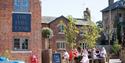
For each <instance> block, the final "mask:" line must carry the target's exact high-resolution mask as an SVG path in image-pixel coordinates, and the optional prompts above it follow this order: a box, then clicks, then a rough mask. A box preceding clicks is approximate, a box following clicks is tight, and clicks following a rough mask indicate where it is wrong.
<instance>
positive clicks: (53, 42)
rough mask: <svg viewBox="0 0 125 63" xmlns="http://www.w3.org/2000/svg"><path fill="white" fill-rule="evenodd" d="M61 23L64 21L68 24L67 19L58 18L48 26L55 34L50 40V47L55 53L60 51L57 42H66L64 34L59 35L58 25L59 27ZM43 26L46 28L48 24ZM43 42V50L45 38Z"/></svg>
mask: <svg viewBox="0 0 125 63" xmlns="http://www.w3.org/2000/svg"><path fill="white" fill-rule="evenodd" d="M60 21H63V23H65V24H66V23H67V22H68V21H67V19H65V18H64V17H62V16H61V17H57V19H56V20H54V21H52V22H51V23H49V24H48V27H50V28H51V29H52V30H53V34H54V36H53V37H52V38H51V39H50V47H51V48H52V50H53V51H55V50H58V49H57V44H56V41H57V40H62V41H64V40H65V36H64V34H59V29H58V25H59V23H60ZM42 26H43V27H46V26H47V24H42ZM42 40H43V41H42V43H43V49H44V47H45V45H44V44H45V43H44V42H45V39H44V38H43V39H42ZM67 49H68V47H67Z"/></svg>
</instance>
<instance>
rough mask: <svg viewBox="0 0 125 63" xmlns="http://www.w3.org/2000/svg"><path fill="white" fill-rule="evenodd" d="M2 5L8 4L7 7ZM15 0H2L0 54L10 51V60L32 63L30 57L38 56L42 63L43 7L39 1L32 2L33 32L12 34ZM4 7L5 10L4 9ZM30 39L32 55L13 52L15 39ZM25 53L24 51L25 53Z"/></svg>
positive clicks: (32, 0)
mask: <svg viewBox="0 0 125 63" xmlns="http://www.w3.org/2000/svg"><path fill="white" fill-rule="evenodd" d="M2 4H6V5H5V7H6V8H5V7H4V6H3V5H2ZM12 5H13V0H0V54H2V52H3V51H5V50H6V49H8V51H9V54H10V59H20V60H24V61H26V63H30V62H29V59H30V55H31V54H36V55H37V56H38V61H39V63H41V49H42V45H41V44H42V43H41V42H42V41H41V33H40V30H41V6H40V2H39V0H30V11H31V16H32V18H31V32H12V10H13V6H12ZM2 7H4V8H2ZM14 36H21V37H24V36H26V37H29V50H30V53H26V52H25V53H22V52H20V53H19V52H16V51H13V37H14ZM23 52H24V51H23Z"/></svg>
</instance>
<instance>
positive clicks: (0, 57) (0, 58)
mask: <svg viewBox="0 0 125 63" xmlns="http://www.w3.org/2000/svg"><path fill="white" fill-rule="evenodd" d="M0 61H8V58H6V57H3V56H0Z"/></svg>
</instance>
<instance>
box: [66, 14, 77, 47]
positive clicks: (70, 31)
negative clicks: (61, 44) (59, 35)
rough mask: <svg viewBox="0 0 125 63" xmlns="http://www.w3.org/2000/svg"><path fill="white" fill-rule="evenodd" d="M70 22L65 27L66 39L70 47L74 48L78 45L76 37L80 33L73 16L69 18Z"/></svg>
mask: <svg viewBox="0 0 125 63" xmlns="http://www.w3.org/2000/svg"><path fill="white" fill-rule="evenodd" d="M68 19H69V22H68V23H67V25H66V27H65V30H64V32H65V38H66V40H67V43H68V44H69V45H70V47H72V48H73V47H74V44H75V43H76V37H77V35H78V33H79V31H78V28H77V27H76V25H75V20H74V19H73V18H72V16H68Z"/></svg>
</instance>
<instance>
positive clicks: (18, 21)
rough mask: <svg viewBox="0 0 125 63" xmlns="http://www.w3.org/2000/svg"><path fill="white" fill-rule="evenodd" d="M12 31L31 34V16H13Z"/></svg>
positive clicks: (19, 14) (16, 14) (18, 14)
mask: <svg viewBox="0 0 125 63" xmlns="http://www.w3.org/2000/svg"><path fill="white" fill-rule="evenodd" d="M12 31H13V32H30V31H31V14H21V13H13V14H12Z"/></svg>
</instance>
